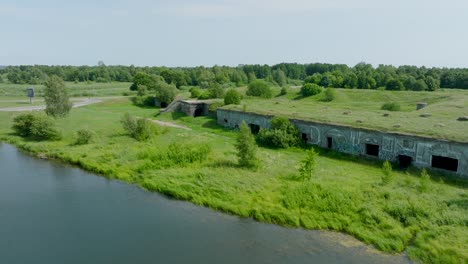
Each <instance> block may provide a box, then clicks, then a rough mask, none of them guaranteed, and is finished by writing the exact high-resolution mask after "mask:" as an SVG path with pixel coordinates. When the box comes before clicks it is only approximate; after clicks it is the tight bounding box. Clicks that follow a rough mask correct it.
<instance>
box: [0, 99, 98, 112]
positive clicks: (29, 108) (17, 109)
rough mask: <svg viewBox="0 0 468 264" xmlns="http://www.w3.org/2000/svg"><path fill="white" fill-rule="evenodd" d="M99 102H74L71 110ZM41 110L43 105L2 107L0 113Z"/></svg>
mask: <svg viewBox="0 0 468 264" xmlns="http://www.w3.org/2000/svg"><path fill="white" fill-rule="evenodd" d="M100 102H102V100H100V99H85V100H83V101H78V102H74V103H73V106H72V107H73V108H75V107H81V106H85V105H90V104H96V103H100ZM43 109H45V105H36V106H20V107H4V108H0V112H20V111H35V110H43Z"/></svg>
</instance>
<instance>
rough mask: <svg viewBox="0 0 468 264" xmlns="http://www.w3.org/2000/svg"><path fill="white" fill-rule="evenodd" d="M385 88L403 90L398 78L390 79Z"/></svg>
mask: <svg viewBox="0 0 468 264" xmlns="http://www.w3.org/2000/svg"><path fill="white" fill-rule="evenodd" d="M385 89H386V90H390V91H403V90H405V87H404V86H403V84H402V83H401V82H400V81H399V80H396V79H391V80H389V81H388V82H387V84H386V85H385Z"/></svg>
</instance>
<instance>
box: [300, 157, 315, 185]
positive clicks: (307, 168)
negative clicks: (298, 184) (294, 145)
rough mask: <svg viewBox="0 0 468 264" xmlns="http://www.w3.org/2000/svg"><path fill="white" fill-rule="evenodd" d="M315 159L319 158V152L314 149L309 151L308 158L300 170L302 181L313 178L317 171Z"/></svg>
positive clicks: (303, 161)
mask: <svg viewBox="0 0 468 264" xmlns="http://www.w3.org/2000/svg"><path fill="white" fill-rule="evenodd" d="M315 157H317V152H315V150H314V149H310V150H309V151H307V156H306V157H305V158H304V159H303V160H302V161H301V167H300V168H299V173H300V175H301V180H303V181H304V180H310V179H311V178H312V174H313V173H314V170H315Z"/></svg>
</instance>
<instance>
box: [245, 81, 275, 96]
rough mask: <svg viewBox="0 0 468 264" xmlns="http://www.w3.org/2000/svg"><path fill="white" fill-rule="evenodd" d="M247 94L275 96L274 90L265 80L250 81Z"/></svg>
mask: <svg viewBox="0 0 468 264" xmlns="http://www.w3.org/2000/svg"><path fill="white" fill-rule="evenodd" d="M246 94H247V95H249V96H258V97H262V98H271V97H273V92H272V91H271V88H270V86H269V85H268V83H267V82H265V81H263V80H255V81H252V82H251V83H249V86H248V87H247V92H246Z"/></svg>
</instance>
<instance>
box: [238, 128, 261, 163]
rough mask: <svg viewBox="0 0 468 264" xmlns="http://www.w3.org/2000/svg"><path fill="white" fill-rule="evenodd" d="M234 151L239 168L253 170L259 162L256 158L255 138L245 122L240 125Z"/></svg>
mask: <svg viewBox="0 0 468 264" xmlns="http://www.w3.org/2000/svg"><path fill="white" fill-rule="evenodd" d="M236 149H237V156H238V157H239V165H240V166H242V167H247V168H253V169H255V168H257V167H258V165H259V160H258V158H257V145H256V144H255V138H254V136H253V135H252V133H251V132H250V129H249V127H248V126H247V124H246V123H245V122H242V123H241V125H240V131H239V135H238V137H237V144H236Z"/></svg>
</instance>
